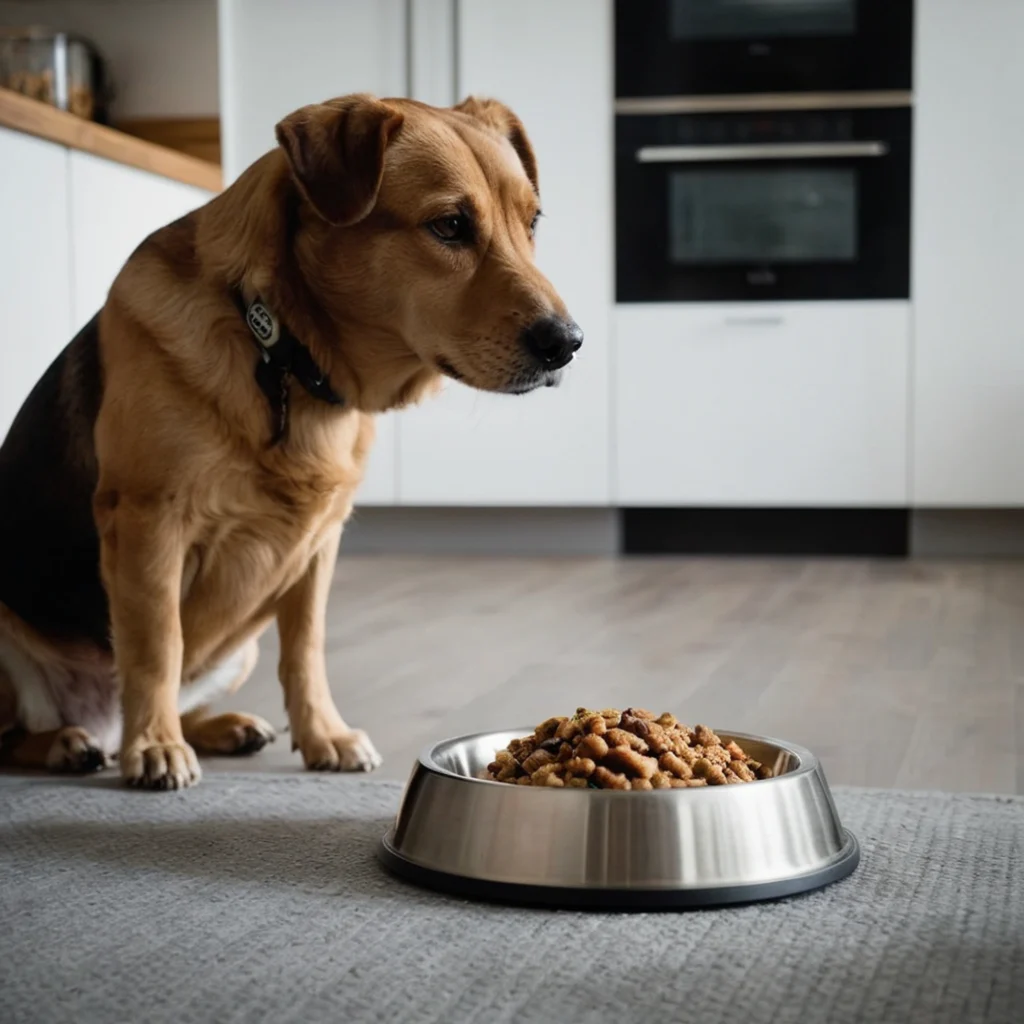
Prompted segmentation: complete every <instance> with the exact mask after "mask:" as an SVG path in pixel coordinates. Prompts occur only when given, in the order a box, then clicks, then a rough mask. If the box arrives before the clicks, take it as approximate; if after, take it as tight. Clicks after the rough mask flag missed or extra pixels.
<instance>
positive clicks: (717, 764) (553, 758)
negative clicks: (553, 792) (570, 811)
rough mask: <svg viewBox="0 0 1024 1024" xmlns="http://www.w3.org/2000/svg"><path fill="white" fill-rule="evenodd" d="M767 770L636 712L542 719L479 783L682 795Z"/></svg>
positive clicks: (684, 728) (703, 733) (668, 718)
mask: <svg viewBox="0 0 1024 1024" xmlns="http://www.w3.org/2000/svg"><path fill="white" fill-rule="evenodd" d="M772 774H773V773H772V769H771V768H769V767H768V766H766V765H763V764H761V763H760V762H758V761H755V760H754V759H753V758H751V757H748V756H747V754H746V753H744V751H743V749H742V748H741V747H740V746H739V744H737V743H736V742H734V741H732V740H730V741H729V742H728V743H723V742H722V740H721V739H720V738H719V737H718V736H716V735H715V733H714V732H713V731H712V730H711V729H709V728H708V727H707V726H706V725H698V726H697V727H696V728H694V729H691V728H690V727H689V726H688V725H683V724H682V723H681V722H679V721H677V719H676V717H675V715H670V714H663V715H659V716H658V717H655V716H654V715H652V714H651V712H650V711H644V710H643V709H642V708H626V710H625V711H615V710H614V709H610V710H606V711H589V710H588V709H587V708H577V710H576V714H575V715H573V716H572V718H549V719H548V720H547V721H545V722H541V724H540V725H538V726H537V728H536V729H534V730H533V735H532V736H524V737H523V738H522V739H516V740H512V741H511V742H510V743H509V745H508V747H506V748H505V749H504V750H499V751H498V753H497V754H496V756H495V758H494V761H493V762H491V764H489V765H488V766H487V776H486V777H487V778H489V779H493V780H495V781H497V782H509V783H513V784H515V785H518V786H556V787H568V788H573V789H584V788H590V789H684V788H685V789H689V788H696V787H698V786H722V785H727V784H729V783H736V782H755V781H757V780H758V779H770V778H771V777H772Z"/></svg>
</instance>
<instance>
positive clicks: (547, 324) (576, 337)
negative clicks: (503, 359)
mask: <svg viewBox="0 0 1024 1024" xmlns="http://www.w3.org/2000/svg"><path fill="white" fill-rule="evenodd" d="M521 340H522V342H523V346H524V347H525V348H526V351H527V352H529V353H530V355H531V356H533V357H534V359H536V360H537V362H539V363H540V364H541V365H542V366H543V367H544V368H545V369H548V370H557V369H559V368H560V367H562V366H565V365H566V364H567V363H569V362H571V361H572V357H573V356H574V355H575V354H576V353H577V352H578V351H579V348H580V345H582V344H583V332H582V331H581V330H580V327H579V324H577V323H576V321H575V320H562V319H561V318H560V317H557V316H547V317H544V319H543V320H537V321H535V322H534V323H532V324H530V326H529V327H526V328H524V329H523V333H522V336H521Z"/></svg>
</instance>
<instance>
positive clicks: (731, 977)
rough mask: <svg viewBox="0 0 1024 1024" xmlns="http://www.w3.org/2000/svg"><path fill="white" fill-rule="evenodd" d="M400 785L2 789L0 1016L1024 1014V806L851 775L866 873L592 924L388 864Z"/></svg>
mask: <svg viewBox="0 0 1024 1024" xmlns="http://www.w3.org/2000/svg"><path fill="white" fill-rule="evenodd" d="M398 795H399V789H398V788H397V787H396V786H394V785H392V784H387V783H373V782H368V781H366V780H355V779H351V778H338V777H330V778H326V777H319V776H306V775H295V776H289V777H277V776H260V777H253V776H249V777H246V778H243V777H241V776H224V775H216V774H210V775H209V776H208V777H207V778H206V779H205V780H204V782H203V784H202V785H201V786H200V787H199V788H198V789H196V790H194V791H191V792H188V793H183V794H150V793H137V792H133V791H129V790H124V789H122V788H121V787H120V786H119V785H117V784H116V782H115V781H114V780H112V779H111V780H109V781H108V780H106V779H102V780H96V781H93V782H91V783H89V784H72V783H66V782H64V783H61V782H51V781H42V780H36V779H29V780H10V779H7V780H2V781H0V1020H2V1021H3V1022H4V1024H21V1022H35V1021H40V1022H47V1024H56V1022H62V1021H72V1020H73V1021H75V1022H76V1024H93V1022H96V1024H100V1022H102V1024H121V1022H126V1024H127V1022H131V1024H134V1022H143V1021H144V1022H146V1024H160V1022H164V1021H167V1022H171V1021H173V1022H175V1024H191V1022H198V1021H204V1022H205V1021H211V1022H218V1024H228V1022H233V1021H240V1022H241V1021H244V1022H246V1024H255V1022H259V1021H273V1022H283V1021H302V1022H319V1021H325V1022H327V1021H330V1022H332V1024H333V1022H341V1024H361V1022H364V1021H382V1022H391V1021H401V1022H403V1024H427V1022H441V1021H445V1022H452V1021H454V1022H460V1024H461V1022H473V1024H478V1022H479V1024H503V1022H509V1024H511V1022H515V1024H531V1022H534V1021H536V1022H543V1024H554V1022H557V1024H591V1022H593V1024H597V1022H599V1021H600V1022H602V1024H605V1022H613V1024H629V1022H632V1021H651V1022H658V1024H678V1022H691V1021H692V1022H701V1024H703V1022H706V1021H728V1022H730V1024H740V1022H742V1024H762V1022H763V1024H768V1022H772V1024H785V1022H794V1024H795V1022H808V1021H810V1022H817V1021H822V1022H826V1021H827V1022H829V1024H845V1022H849V1021H863V1022H866V1024H879V1022H888V1021H894V1022H895V1021H899V1022H900V1024H911V1022H914V1024H916V1022H920V1024H942V1022H946V1021H948V1022H951V1024H952V1022H956V1024H971V1022H976V1021H993V1022H1000V1024H1002V1022H1007V1024H1009V1022H1020V1021H1024V872H1022V868H1024V800H1022V799H1015V798H1009V797H1003V798H986V797H967V796H950V795H936V794H907V793H886V792H878V791H858V790H846V791H843V790H840V791H838V792H837V794H836V799H837V803H838V805H839V809H840V812H841V814H842V815H843V819H844V822H845V824H846V825H847V826H848V827H849V828H850V829H852V830H853V831H854V832H855V833H856V835H857V836H858V837H859V839H860V841H861V844H862V848H863V860H862V863H861V867H860V868H859V869H858V870H857V872H856V873H855V874H854V875H853V876H852V877H851V878H850V879H848V880H847V881H845V882H840V883H838V884H836V885H834V886H832V887H831V888H829V889H826V890H824V891H822V892H818V893H814V894H811V895H806V896H800V897H794V898H792V899H789V900H785V901H782V902H778V903H771V904H762V905H757V906H750V907H743V908H734V909H729V910H720V911H697V912H690V913H685V914H645V915H585V914H577V913H551V912H545V911H539V910H514V909H508V908H504V907H499V906H490V905H471V904H467V903H463V902H460V901H458V900H454V899H449V898H446V897H443V896H437V895H433V894H431V893H429V892H421V891H419V890H417V889H414V888H412V887H410V886H407V885H405V884H404V883H400V882H397V881H394V880H392V879H391V878H390V877H389V876H387V875H385V874H384V873H383V872H382V870H381V869H380V868H379V867H378V865H377V862H376V860H375V857H374V849H375V845H376V843H377V840H378V838H379V837H380V835H381V834H382V832H383V830H384V828H385V826H386V824H387V820H388V819H389V818H390V817H391V815H392V814H393V813H394V810H395V808H396V806H397V801H398Z"/></svg>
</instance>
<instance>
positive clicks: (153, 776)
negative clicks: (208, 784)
mask: <svg viewBox="0 0 1024 1024" xmlns="http://www.w3.org/2000/svg"><path fill="white" fill-rule="evenodd" d="M121 775H122V777H123V778H124V781H125V782H127V783H128V785H129V786H139V787H141V788H143V789H185V788H186V787H187V786H192V785H194V784H195V783H197V782H198V781H199V779H200V777H201V776H202V772H201V771H200V770H199V762H198V761H197V760H196V755H195V751H194V750H193V749H192V748H191V747H190V746H189V745H188V744H187V743H185V742H184V741H182V742H180V743H147V742H139V743H135V744H132V745H130V746H128V747H126V748H125V749H124V750H122V751H121Z"/></svg>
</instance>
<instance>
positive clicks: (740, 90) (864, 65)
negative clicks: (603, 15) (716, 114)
mask: <svg viewBox="0 0 1024 1024" xmlns="http://www.w3.org/2000/svg"><path fill="white" fill-rule="evenodd" d="M615 18H616V20H615V78H616V89H615V94H616V96H618V97H619V98H620V99H622V98H627V97H634V98H635V97H647V98H650V97H662V96H708V95H719V96H727V95H735V94H748V93H790V92H816V93H831V92H847V91H851V90H881V91H887V90H904V91H906V90H909V89H910V88H911V57H912V52H913V45H912V35H913V0H616V5H615Z"/></svg>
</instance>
